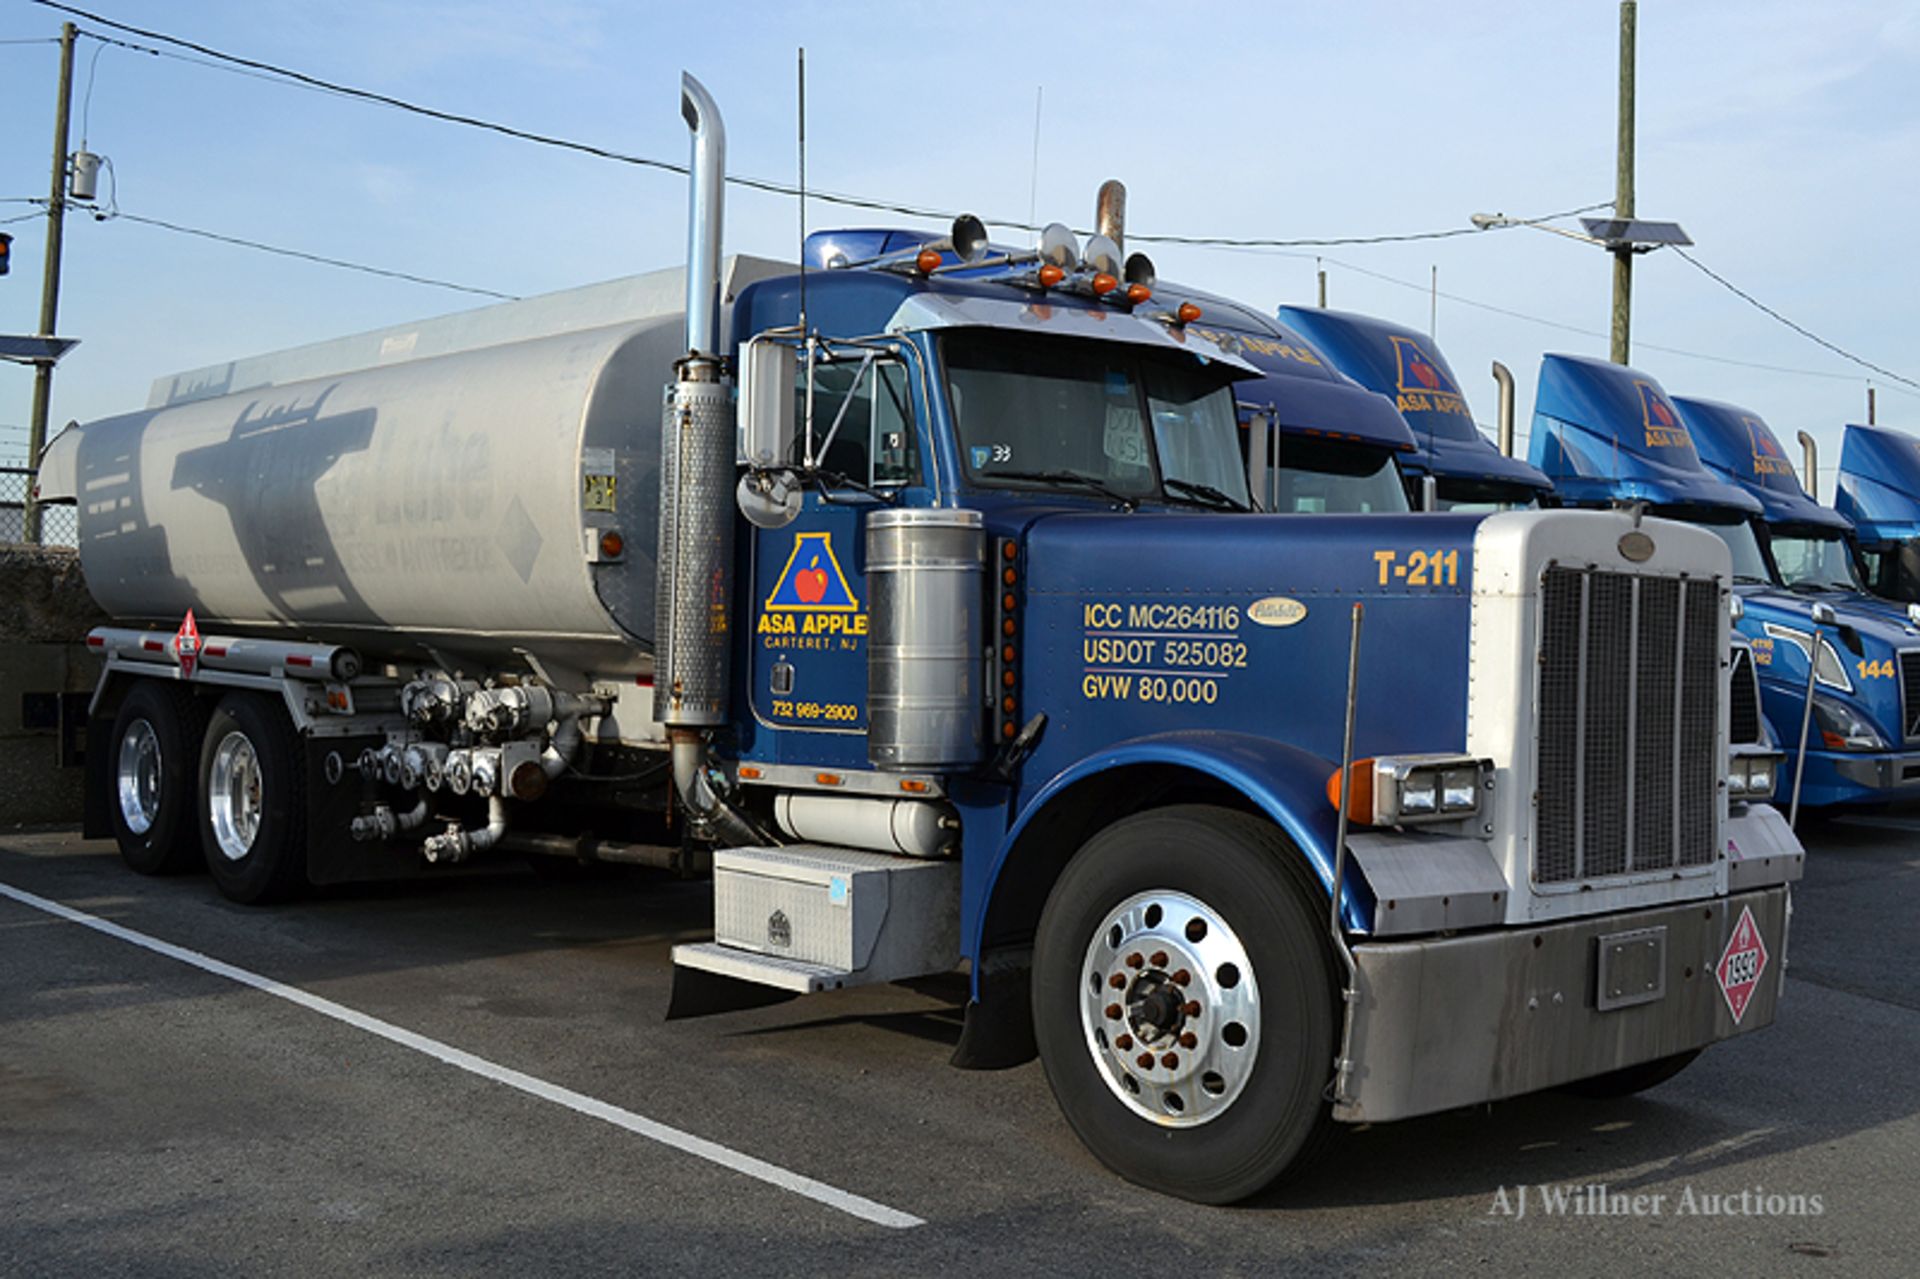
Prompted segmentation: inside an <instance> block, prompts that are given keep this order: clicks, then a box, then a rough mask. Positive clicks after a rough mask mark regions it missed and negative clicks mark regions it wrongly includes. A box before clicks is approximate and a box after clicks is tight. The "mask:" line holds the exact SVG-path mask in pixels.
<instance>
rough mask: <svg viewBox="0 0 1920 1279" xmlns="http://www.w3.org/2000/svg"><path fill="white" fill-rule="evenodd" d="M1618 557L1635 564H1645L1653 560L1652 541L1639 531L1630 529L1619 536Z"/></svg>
mask: <svg viewBox="0 0 1920 1279" xmlns="http://www.w3.org/2000/svg"><path fill="white" fill-rule="evenodd" d="M1620 555H1621V558H1623V559H1629V560H1632V561H1633V562H1634V563H1635V564H1645V563H1646V562H1647V561H1648V560H1650V559H1652V558H1653V539H1652V538H1650V537H1648V536H1647V535H1646V534H1645V533H1642V532H1641V531H1640V530H1639V529H1637V528H1636V529H1631V530H1629V531H1627V532H1625V533H1622V534H1621V535H1620Z"/></svg>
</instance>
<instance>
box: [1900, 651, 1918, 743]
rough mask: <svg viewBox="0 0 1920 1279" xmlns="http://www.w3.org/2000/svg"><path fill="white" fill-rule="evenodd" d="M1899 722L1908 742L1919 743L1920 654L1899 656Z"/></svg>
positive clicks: (1911, 653) (1909, 653)
mask: <svg viewBox="0 0 1920 1279" xmlns="http://www.w3.org/2000/svg"><path fill="white" fill-rule="evenodd" d="M1900 722H1901V725H1902V726H1903V728H1904V729H1905V732H1906V735H1907V740H1908V741H1910V742H1913V741H1920V652H1907V653H1902V654H1900Z"/></svg>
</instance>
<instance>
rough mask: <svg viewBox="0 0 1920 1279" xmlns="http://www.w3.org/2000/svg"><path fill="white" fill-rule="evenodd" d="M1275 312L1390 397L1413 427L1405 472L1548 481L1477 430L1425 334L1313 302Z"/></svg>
mask: <svg viewBox="0 0 1920 1279" xmlns="http://www.w3.org/2000/svg"><path fill="white" fill-rule="evenodd" d="M1279 316H1280V320H1281V322H1282V323H1283V324H1287V325H1289V326H1291V327H1292V328H1294V329H1296V330H1298V331H1299V332H1300V333H1301V334H1302V335H1303V336H1304V337H1305V338H1306V339H1307V340H1308V341H1309V342H1311V343H1313V345H1314V346H1315V347H1316V348H1318V350H1319V351H1320V352H1321V354H1323V355H1324V356H1326V358H1327V360H1328V362H1329V363H1331V364H1332V365H1333V367H1334V368H1336V369H1338V370H1339V371H1340V372H1342V373H1344V374H1346V375H1347V376H1348V377H1350V378H1352V379H1353V380H1354V381H1356V382H1358V383H1359V384H1360V385H1361V386H1364V387H1366V388H1367V389H1368V390H1369V391H1375V392H1378V393H1379V394H1381V395H1385V396H1387V397H1388V398H1390V399H1392V400H1393V401H1394V407H1395V408H1397V409H1399V411H1400V416H1401V417H1403V418H1405V419H1406V421H1407V426H1408V427H1409V428H1411V429H1412V431H1413V439H1414V445H1415V450H1414V453H1413V455H1412V456H1411V457H1408V458H1405V459H1403V460H1402V465H1403V467H1404V468H1405V469H1406V470H1407V471H1408V472H1409V473H1411V474H1414V475H1423V474H1428V473H1431V474H1432V475H1434V476H1435V477H1437V478H1440V479H1460V480H1473V481H1480V482H1493V483H1504V484H1513V485H1517V486H1519V487H1522V488H1526V489H1530V490H1532V491H1533V492H1535V493H1545V492H1546V491H1548V490H1549V489H1551V488H1552V487H1553V482H1552V481H1551V480H1549V479H1548V478H1547V477H1546V476H1545V475H1544V474H1542V473H1541V472H1540V470H1539V469H1538V468H1536V467H1534V466H1531V465H1529V464H1528V463H1526V462H1524V461H1522V460H1521V459H1519V458H1517V457H1508V456H1506V455H1505V454H1503V453H1502V452H1501V451H1500V450H1499V449H1497V448H1495V447H1494V446H1493V445H1492V444H1491V443H1489V442H1488V440H1487V438H1486V436H1484V435H1482V434H1481V433H1480V428H1479V427H1477V426H1475V425H1474V421H1473V413H1472V410H1471V409H1470V408H1469V407H1468V405H1467V399H1466V396H1465V394H1464V393H1463V392H1462V391H1461V389H1460V379H1459V378H1457V377H1455V376H1454V372H1453V369H1452V367H1451V366H1450V365H1448V363H1447V357H1446V356H1445V355H1444V354H1443V353H1442V352H1441V350H1440V348H1439V347H1438V346H1436V345H1434V343H1433V342H1432V340H1431V339H1429V338H1428V337H1427V336H1426V335H1425V334H1422V333H1417V332H1415V331H1414V330H1412V329H1409V328H1405V327H1403V326H1401V325H1398V324H1394V323H1391V322H1390V321H1387V320H1382V319H1379V318H1377V317H1375V316H1371V315H1358V314H1355V313H1353V312H1350V311H1328V310H1323V309H1321V308H1318V307H1304V306H1283V307H1281V308H1280V310H1279Z"/></svg>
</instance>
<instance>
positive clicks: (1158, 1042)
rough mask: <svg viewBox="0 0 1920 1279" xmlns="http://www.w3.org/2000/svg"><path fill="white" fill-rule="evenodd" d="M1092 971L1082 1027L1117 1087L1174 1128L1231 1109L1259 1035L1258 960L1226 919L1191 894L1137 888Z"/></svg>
mask: <svg viewBox="0 0 1920 1279" xmlns="http://www.w3.org/2000/svg"><path fill="white" fill-rule="evenodd" d="M1083 971H1084V978H1083V980H1084V982H1085V986H1084V988H1083V996H1082V998H1081V1002H1080V1021H1081V1028H1082V1029H1083V1031H1084V1032H1085V1034H1086V1045H1087V1051H1088V1052H1089V1053H1090V1054H1091V1055H1092V1057H1093V1059H1094V1064H1095V1065H1096V1066H1097V1067H1098V1068H1099V1070H1100V1074H1101V1077H1102V1078H1103V1079H1105V1080H1106V1082H1107V1086H1108V1087H1109V1088H1111V1089H1112V1090H1113V1092H1114V1095H1115V1096H1117V1097H1119V1098H1120V1100H1121V1101H1122V1102H1124V1103H1125V1104H1126V1105H1127V1106H1128V1108H1130V1109H1131V1110H1133V1111H1134V1112H1135V1113H1136V1114H1139V1115H1140V1116H1141V1117H1143V1118H1146V1119H1150V1120H1152V1121H1153V1122H1154V1123H1157V1124H1161V1125H1164V1126H1167V1127H1175V1128H1184V1127H1192V1126H1194V1125H1197V1124H1203V1123H1206V1122H1207V1121H1208V1120H1210V1119H1214V1118H1217V1117H1218V1116H1219V1115H1221V1114H1223V1113H1225V1111H1226V1110H1227V1108H1228V1107H1229V1106H1231V1105H1232V1104H1233V1102H1234V1100H1235V1099H1236V1098H1237V1097H1238V1096H1239V1095H1240V1092H1241V1090H1242V1089H1243V1088H1244V1087H1245V1086H1246V1082H1247V1078H1248V1077H1249V1076H1250V1075H1251V1074H1252V1072H1253V1065H1254V1060H1255V1057H1256V1054H1257V1053H1258V1050H1259V1042H1260V1006H1259V994H1258V991H1257V989H1256V986H1255V982H1254V975H1253V965H1252V963H1251V961H1250V960H1249V957H1248V954H1247V950H1246V947H1245V946H1244V945H1242V944H1241V942H1240V939H1239V937H1238V936H1237V935H1235V933H1234V931H1233V929H1232V928H1230V927H1229V926H1228V925H1227V923H1226V921H1225V920H1224V919H1223V918H1221V916H1220V915H1219V914H1218V913H1217V912H1216V911H1214V910H1213V909H1212V908H1211V907H1209V906H1207V905H1206V903H1204V902H1202V901H1200V900H1199V899H1197V898H1194V897H1190V896H1188V895H1187V894H1185V893H1179V892H1174V891H1172V890H1160V891H1155V892H1147V893H1139V894H1136V895H1135V896H1133V897H1130V898H1128V899H1127V900H1126V901H1124V902H1121V903H1120V904H1119V905H1118V906H1116V907H1115V908H1114V909H1113V910H1111V911H1109V912H1108V914H1107V916H1106V918H1105V920H1104V922H1103V924H1102V926H1101V928H1100V930H1099V931H1098V932H1097V933H1096V934H1095V935H1094V937H1093V939H1092V942H1091V944H1089V945H1088V947H1087V954H1086V962H1085V964H1084V966H1083Z"/></svg>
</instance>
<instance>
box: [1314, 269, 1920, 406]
mask: <svg viewBox="0 0 1920 1279" xmlns="http://www.w3.org/2000/svg"><path fill="white" fill-rule="evenodd" d="M1279 256H1285V257H1298V258H1308V257H1311V256H1312V255H1311V254H1306V253H1291V254H1284V255H1279ZM1325 261H1327V262H1330V263H1332V264H1333V265H1334V266H1337V267H1341V268H1343V269H1345V270H1348V271H1352V272H1354V273H1356V274H1358V275H1364V276H1369V277H1371V278H1373V279H1375V280H1381V281H1384V282H1385V283H1387V284H1396V285H1399V286H1400V287H1401V288H1403V289H1411V290H1413V291H1414V292H1417V293H1420V294H1422V295H1425V294H1427V293H1430V292H1432V288H1431V286H1430V285H1426V284H1416V283H1414V282H1413V281H1412V280H1402V279H1400V278H1399V277H1398V276H1392V275H1387V274H1386V273H1384V272H1381V271H1374V270H1370V269H1369V268H1367V267H1363V266H1357V265H1355V264H1354V263H1352V262H1343V261H1341V260H1340V259H1338V258H1326V259H1325ZM1439 293H1440V296H1441V297H1443V298H1445V299H1447V300H1448V301H1449V302H1458V303H1460V304H1461V305H1462V306H1470V307H1473V308H1475V309H1476V310H1481V311H1490V312H1492V313H1493V314H1495V315H1504V316H1506V317H1508V318H1509V319H1515V320H1524V321H1526V322H1527V323H1529V324H1538V325H1542V326H1544V327H1546V328H1550V329H1558V330H1560V331H1561V332H1563V333H1574V334H1578V335H1579V336H1581V337H1589V338H1602V339H1604V338H1606V337H1607V334H1605V333H1603V332H1601V331H1600V330H1598V329H1585V328H1581V327H1580V326H1579V325H1577V324H1566V323H1563V322H1562V321H1559V320H1549V319H1547V318H1546V317H1545V316H1539V315H1530V314H1528V313H1527V312H1525V311H1515V310H1512V309H1511V308H1508V307H1504V306H1495V305H1494V304H1493V303H1491V302H1482V301H1480V300H1479V299H1477V298H1470V297H1465V296H1462V295H1461V294H1458V293H1449V292H1447V291H1446V290H1445V289H1442V290H1440V291H1439ZM1635 345H1637V346H1640V347H1643V348H1644V349H1646V350H1649V351H1658V352H1660V353H1661V354H1663V355H1678V356H1682V357H1685V358H1686V359H1690V360H1706V361H1708V362H1709V363H1713V364H1728V365H1733V366H1735V367H1737V368H1745V369H1758V370H1761V371H1763V372H1767V373H1784V374H1789V375H1792V376H1795V377H1817V378H1826V379H1829V380H1831V381H1836V382H1858V381H1860V380H1861V379H1860V378H1859V377H1858V376H1857V375H1855V374H1852V373H1828V372H1826V371H1824V370H1821V369H1798V368H1790V367H1788V366H1786V365H1781V364H1763V363H1761V362H1759V361H1756V360H1739V359H1735V358H1733V357H1732V356H1727V355H1711V354H1708V353H1707V352H1705V351H1689V350H1686V349H1684V348H1681V347H1677V346H1662V345H1660V344H1658V343H1654V342H1647V341H1640V342H1637V343H1635ZM1890 389H1892V390H1895V391H1902V393H1903V394H1912V392H1908V391H1904V390H1903V389H1902V388H1900V387H1897V386H1896V387H1892V388H1890Z"/></svg>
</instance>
